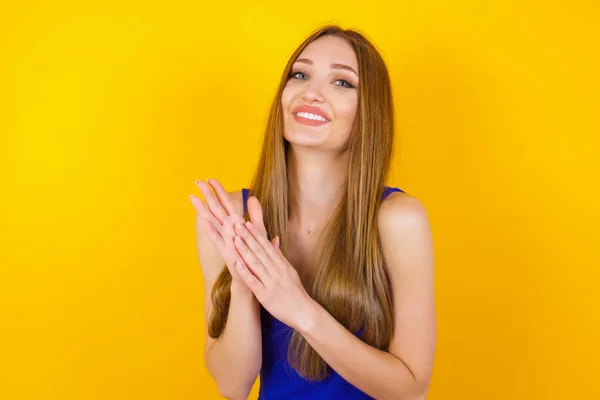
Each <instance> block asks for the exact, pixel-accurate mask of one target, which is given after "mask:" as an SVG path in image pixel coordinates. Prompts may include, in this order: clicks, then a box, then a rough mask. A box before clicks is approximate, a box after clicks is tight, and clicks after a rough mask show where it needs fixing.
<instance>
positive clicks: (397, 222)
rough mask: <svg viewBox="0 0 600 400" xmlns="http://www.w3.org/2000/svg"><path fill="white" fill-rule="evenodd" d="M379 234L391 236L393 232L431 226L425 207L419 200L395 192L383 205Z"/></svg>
mask: <svg viewBox="0 0 600 400" xmlns="http://www.w3.org/2000/svg"><path fill="white" fill-rule="evenodd" d="M377 222H378V225H379V232H380V234H381V235H382V236H389V234H390V233H391V231H393V230H396V229H400V230H406V229H408V230H410V229H411V228H410V227H411V226H412V229H415V228H417V226H419V227H420V228H421V229H422V228H424V227H425V226H426V225H427V226H428V225H429V219H428V216H427V211H426V210H425V206H424V205H423V204H422V203H421V201H419V200H418V199H417V198H415V197H413V196H410V195H408V194H406V193H402V192H393V193H391V194H390V195H389V196H387V197H386V198H385V199H384V200H383V202H382V203H381V207H380V208H379V215H378V216H377Z"/></svg>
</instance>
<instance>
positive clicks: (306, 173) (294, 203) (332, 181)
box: [288, 146, 348, 233]
mask: <svg viewBox="0 0 600 400" xmlns="http://www.w3.org/2000/svg"><path fill="white" fill-rule="evenodd" d="M347 179H348V153H347V152H344V153H341V154H340V153H329V152H317V151H314V149H307V148H305V147H300V146H297V147H291V148H290V154H289V160H288V180H289V196H290V200H289V201H290V223H291V224H292V225H294V226H295V227H297V228H298V229H299V230H300V231H302V232H304V233H310V232H314V231H318V230H320V229H321V228H322V227H323V225H324V224H325V223H326V222H327V220H328V219H329V218H330V217H331V215H332V214H333V212H334V210H335V207H336V205H337V204H338V202H339V201H340V199H341V198H342V195H343V192H342V190H343V188H344V186H345V183H346V180H347Z"/></svg>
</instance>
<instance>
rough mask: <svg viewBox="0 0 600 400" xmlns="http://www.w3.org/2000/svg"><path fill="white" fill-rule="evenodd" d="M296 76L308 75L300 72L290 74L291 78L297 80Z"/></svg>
mask: <svg viewBox="0 0 600 400" xmlns="http://www.w3.org/2000/svg"><path fill="white" fill-rule="evenodd" d="M296 75H306V74H305V73H304V72H302V71H300V72H292V73H291V74H290V78H296ZM297 79H298V78H297Z"/></svg>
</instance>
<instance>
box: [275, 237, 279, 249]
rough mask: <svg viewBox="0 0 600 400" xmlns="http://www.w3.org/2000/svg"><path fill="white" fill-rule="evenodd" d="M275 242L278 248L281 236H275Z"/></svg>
mask: <svg viewBox="0 0 600 400" xmlns="http://www.w3.org/2000/svg"><path fill="white" fill-rule="evenodd" d="M275 243H276V244H277V248H279V236H276V237H275Z"/></svg>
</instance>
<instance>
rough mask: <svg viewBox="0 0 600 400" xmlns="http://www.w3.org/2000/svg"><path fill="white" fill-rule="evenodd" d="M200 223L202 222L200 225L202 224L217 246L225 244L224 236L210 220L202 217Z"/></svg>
mask: <svg viewBox="0 0 600 400" xmlns="http://www.w3.org/2000/svg"><path fill="white" fill-rule="evenodd" d="M198 223H199V224H200V226H202V229H204V231H205V232H206V233H207V235H208V238H209V239H210V240H211V241H212V242H213V243H214V244H215V246H217V247H223V246H225V240H223V237H222V236H221V234H220V233H219V231H218V230H217V229H216V228H215V227H214V226H213V224H212V223H211V222H210V221H208V220H206V219H204V218H200V220H199V221H198ZM219 250H221V249H219Z"/></svg>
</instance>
